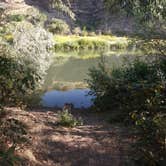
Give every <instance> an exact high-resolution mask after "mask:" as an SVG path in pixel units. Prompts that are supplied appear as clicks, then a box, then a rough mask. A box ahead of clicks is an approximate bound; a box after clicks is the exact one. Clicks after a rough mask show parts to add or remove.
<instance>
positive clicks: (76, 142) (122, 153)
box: [7, 108, 133, 166]
mask: <svg viewBox="0 0 166 166" xmlns="http://www.w3.org/2000/svg"><path fill="white" fill-rule="evenodd" d="M7 110H8V111H9V112H10V117H13V118H15V119H18V120H19V121H21V122H23V123H24V124H26V125H27V127H28V136H27V137H28V138H29V143H28V144H26V145H25V146H24V147H23V148H21V149H18V150H17V151H16V153H17V154H18V155H19V156H20V157H21V158H22V163H23V165H24V166H26V165H31V166H46V165H47V166H57V165H59V166H70V165H80V166H84V165H91V166H93V165H95V166H100V165H103V166H108V165H110V163H111V165H113V166H118V165H124V164H125V163H126V162H128V161H129V159H130V157H129V149H130V145H131V144H132V142H133V136H132V135H130V133H129V131H128V129H127V127H122V126H119V125H116V124H113V125H111V124H109V123H107V122H106V120H105V119H106V117H107V115H106V114H101V113H100V116H99V115H98V114H97V113H95V112H90V111H88V110H87V111H85V110H72V114H73V116H75V117H81V118H82V119H83V125H82V126H77V127H74V128H66V127H62V126H58V125H57V122H58V111H59V110H54V109H51V110H50V109H36V108H35V109H32V110H29V111H28V112H27V111H23V110H21V109H18V108H7Z"/></svg>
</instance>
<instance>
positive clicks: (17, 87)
mask: <svg viewBox="0 0 166 166" xmlns="http://www.w3.org/2000/svg"><path fill="white" fill-rule="evenodd" d="M12 56H13V57H12ZM39 80H40V76H39V75H38V74H37V73H36V72H35V71H34V70H33V69H32V68H30V66H24V64H21V62H20V60H19V59H18V58H16V57H14V54H13V55H12V53H11V52H10V51H8V50H6V48H1V50H0V102H1V103H2V104H3V105H6V104H9V103H10V105H14V104H16V103H17V104H21V103H20V102H22V101H23V100H24V95H25V94H29V93H31V92H32V91H33V90H34V89H35V85H36V84H37V82H38V81H39Z"/></svg>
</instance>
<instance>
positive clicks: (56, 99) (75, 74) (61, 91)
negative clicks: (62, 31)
mask: <svg viewBox="0 0 166 166" xmlns="http://www.w3.org/2000/svg"><path fill="white" fill-rule="evenodd" d="M98 54H101V53H98ZM98 54H97V53H95V54H94V56H93V55H90V54H89V55H88V57H89V58H85V56H86V55H87V54H86V55H84V54H81V55H80V54H76V53H73V54H72V53H59V54H58V55H57V54H56V55H55V56H54V57H53V61H52V64H51V66H50V68H49V70H48V71H47V76H46V78H45V83H44V86H43V89H44V90H46V91H47V92H46V93H45V94H44V96H43V97H42V104H43V105H44V106H47V107H63V105H64V104H65V103H73V104H74V105H75V107H78V108H81V107H86V108H87V107H89V106H90V105H91V104H92V102H91V96H86V94H87V92H88V91H89V90H88V89H87V88H88V87H87V86H86V84H85V79H87V78H88V74H87V73H88V70H89V68H92V67H97V66H98V63H99V62H100V60H101V57H99V56H96V55H98ZM105 54H106V53H105ZM133 55H134V54H133ZM134 56H135V55H134ZM134 56H132V55H131V53H128V54H118V53H117V54H116V55H112V54H111V55H106V56H105V61H106V62H107V65H108V67H109V68H118V67H119V66H121V65H122V64H123V63H124V62H125V63H127V61H129V60H130V59H132V58H133V57H134ZM125 58H126V60H125ZM80 88H82V89H80ZM51 90H52V91H51ZM65 90H66V91H65Z"/></svg>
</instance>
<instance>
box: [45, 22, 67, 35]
mask: <svg viewBox="0 0 166 166" xmlns="http://www.w3.org/2000/svg"><path fill="white" fill-rule="evenodd" d="M47 28H48V30H49V32H52V33H53V34H68V33H70V28H69V26H68V24H67V23H66V22H65V21H63V20H60V19H52V20H51V21H50V22H49V24H48V26H47Z"/></svg>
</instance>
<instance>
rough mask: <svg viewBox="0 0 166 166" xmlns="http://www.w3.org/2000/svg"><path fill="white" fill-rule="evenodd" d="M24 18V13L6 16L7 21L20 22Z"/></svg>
mask: <svg viewBox="0 0 166 166" xmlns="http://www.w3.org/2000/svg"><path fill="white" fill-rule="evenodd" d="M24 19H25V16H24V15H20V14H15V15H9V16H8V20H9V21H15V22H21V21H23V20H24Z"/></svg>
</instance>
